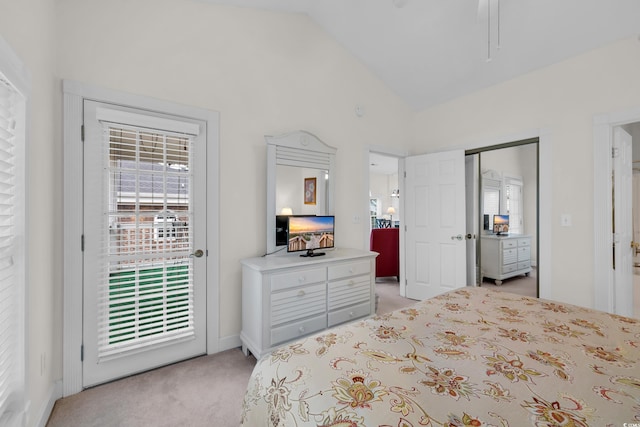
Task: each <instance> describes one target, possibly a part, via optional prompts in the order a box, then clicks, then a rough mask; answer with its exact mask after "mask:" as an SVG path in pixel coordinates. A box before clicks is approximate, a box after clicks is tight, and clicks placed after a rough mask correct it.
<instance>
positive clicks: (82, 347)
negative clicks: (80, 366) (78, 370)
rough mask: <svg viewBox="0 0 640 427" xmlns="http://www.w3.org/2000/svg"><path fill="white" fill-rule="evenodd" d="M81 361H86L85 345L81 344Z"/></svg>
mask: <svg viewBox="0 0 640 427" xmlns="http://www.w3.org/2000/svg"><path fill="white" fill-rule="evenodd" d="M80 361H81V362H84V345H81V346H80Z"/></svg>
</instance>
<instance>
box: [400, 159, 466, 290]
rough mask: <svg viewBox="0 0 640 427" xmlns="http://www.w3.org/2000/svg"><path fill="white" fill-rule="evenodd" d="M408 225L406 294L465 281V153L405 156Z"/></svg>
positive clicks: (439, 288)
mask: <svg viewBox="0 0 640 427" xmlns="http://www.w3.org/2000/svg"><path fill="white" fill-rule="evenodd" d="M405 172H406V179H405V194H407V197H406V198H405V225H406V227H407V228H406V248H407V252H406V258H405V263H406V270H407V273H406V274H407V276H406V278H407V286H406V296H407V297H408V298H412V299H417V300H423V299H426V298H431V297H433V296H436V295H439V294H441V293H444V292H447V291H449V290H452V289H456V288H460V287H462V286H465V285H466V274H467V273H466V243H465V241H466V239H465V235H466V231H465V230H466V224H465V218H466V215H465V161H464V151H463V150H455V151H447V152H441V153H433V154H425V155H420V156H413V157H407V158H406V160H405Z"/></svg>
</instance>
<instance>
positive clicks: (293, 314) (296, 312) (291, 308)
mask: <svg viewBox="0 0 640 427" xmlns="http://www.w3.org/2000/svg"><path fill="white" fill-rule="evenodd" d="M326 299H327V294H326V288H325V284H324V283H319V284H317V285H310V286H305V287H302V288H295V289H290V290H286V291H282V292H277V293H274V294H271V326H274V325H279V324H281V323H286V322H291V321H293V320H297V319H301V318H304V317H308V316H313V315H314V314H319V313H324V312H325V311H326Z"/></svg>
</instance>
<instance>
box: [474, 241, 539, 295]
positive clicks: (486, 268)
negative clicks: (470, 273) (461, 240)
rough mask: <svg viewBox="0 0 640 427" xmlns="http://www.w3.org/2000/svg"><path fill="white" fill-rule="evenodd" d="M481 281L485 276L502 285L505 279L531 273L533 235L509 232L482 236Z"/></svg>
mask: <svg viewBox="0 0 640 427" xmlns="http://www.w3.org/2000/svg"><path fill="white" fill-rule="evenodd" d="M480 256H481V268H482V271H481V276H482V277H481V278H480V279H481V281H482V278H483V277H488V278H490V279H495V281H496V285H502V281H503V280H504V279H508V278H510V277H514V276H519V275H521V274H525V275H527V276H528V275H529V273H530V272H531V236H525V235H521V234H509V235H504V236H498V235H483V236H482V237H480Z"/></svg>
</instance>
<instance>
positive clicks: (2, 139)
mask: <svg viewBox="0 0 640 427" xmlns="http://www.w3.org/2000/svg"><path fill="white" fill-rule="evenodd" d="M23 109H24V102H23V100H22V98H21V96H20V95H19V94H18V92H17V91H16V90H15V88H13V87H12V86H11V85H10V84H9V83H8V82H7V80H6V79H5V78H4V76H3V75H2V73H0V419H3V420H5V419H7V417H8V418H9V419H10V418H11V416H12V414H16V413H20V412H21V411H22V410H23V408H21V407H19V406H18V405H20V404H21V403H20V398H18V399H16V398H15V397H16V396H21V395H22V392H23V390H24V376H23V375H24V374H23V372H24V368H22V367H21V366H22V362H21V360H22V359H23V357H24V348H23V347H22V345H21V336H22V335H23V334H24V329H23V328H22V327H21V325H22V322H21V320H20V316H21V315H23V310H24V306H23V305H19V304H18V302H19V298H18V296H19V292H20V289H22V288H23V287H24V281H23V279H22V277H19V276H18V275H17V274H16V273H17V271H18V269H17V268H16V263H15V257H16V255H17V251H16V244H15V241H16V240H15V236H16V226H15V224H16V222H15V212H16V209H15V208H16V206H17V203H19V202H20V203H21V199H20V200H19V199H18V198H17V197H16V186H15V181H16V166H17V165H18V163H17V162H19V161H20V162H21V163H19V165H20V166H21V167H23V165H24V164H23V163H22V162H23V161H24V159H23V158H18V157H16V143H17V142H19V141H21V140H20V139H17V138H16V136H17V135H18V132H19V131H18V130H17V126H16V125H17V121H18V119H19V118H20V119H21V120H23V119H24V112H23ZM19 113H20V114H19ZM20 138H23V136H21V137H20Z"/></svg>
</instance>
